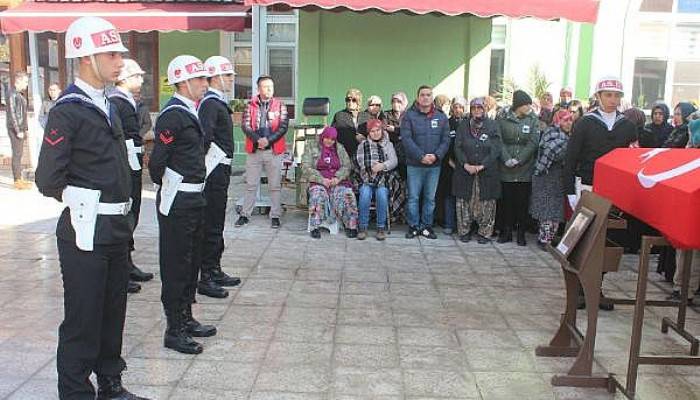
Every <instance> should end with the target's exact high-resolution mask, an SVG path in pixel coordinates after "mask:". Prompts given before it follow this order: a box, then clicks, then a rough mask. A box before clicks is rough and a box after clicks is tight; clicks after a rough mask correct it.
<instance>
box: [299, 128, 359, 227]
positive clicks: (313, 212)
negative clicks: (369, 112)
mask: <svg viewBox="0 0 700 400" xmlns="http://www.w3.org/2000/svg"><path fill="white" fill-rule="evenodd" d="M337 140H338V131H336V129H335V128H333V127H330V126H329V127H327V128H326V129H324V130H323V132H322V133H321V134H320V135H319V141H318V143H316V142H314V141H311V142H308V143H307V148H306V150H305V151H304V156H303V157H302V165H303V175H304V177H305V178H306V179H307V180H308V182H309V229H310V230H311V237H312V238H314V239H319V238H320V237H321V231H320V230H319V228H320V227H321V225H323V224H324V222H326V223H328V222H330V223H332V222H334V221H336V218H337V219H340V220H341V221H342V222H343V225H344V226H345V232H346V234H347V236H348V237H349V238H355V237H357V203H356V201H355V194H354V193H353V192H352V185H351V183H350V181H349V180H348V177H349V176H350V171H351V170H352V164H351V163H350V158H349V157H348V153H347V152H346V151H345V149H344V148H343V146H338V142H337Z"/></svg>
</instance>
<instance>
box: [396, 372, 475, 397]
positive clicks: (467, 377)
mask: <svg viewBox="0 0 700 400" xmlns="http://www.w3.org/2000/svg"><path fill="white" fill-rule="evenodd" d="M404 385H405V388H406V395H408V396H434V397H467V398H478V397H479V392H478V390H477V387H476V382H475V380H474V376H473V375H472V374H471V373H469V372H465V371H444V370H430V369H420V370H404Z"/></svg>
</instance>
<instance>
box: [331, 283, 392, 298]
mask: <svg viewBox="0 0 700 400" xmlns="http://www.w3.org/2000/svg"><path fill="white" fill-rule="evenodd" d="M341 292H342V293H343V294H369V295H381V294H388V292H389V284H388V283H387V282H353V281H344V282H343V287H342V288H341Z"/></svg>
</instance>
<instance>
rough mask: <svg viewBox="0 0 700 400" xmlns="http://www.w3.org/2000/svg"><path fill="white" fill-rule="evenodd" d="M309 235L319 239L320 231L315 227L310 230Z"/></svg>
mask: <svg viewBox="0 0 700 400" xmlns="http://www.w3.org/2000/svg"><path fill="white" fill-rule="evenodd" d="M311 237H312V238H314V239H320V238H321V231H319V230H318V228H317V229H314V230H312V231H311Z"/></svg>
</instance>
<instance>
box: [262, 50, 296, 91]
mask: <svg viewBox="0 0 700 400" xmlns="http://www.w3.org/2000/svg"><path fill="white" fill-rule="evenodd" d="M268 54H269V61H268V65H269V66H270V76H272V78H273V79H274V80H275V95H276V96H278V97H282V98H287V99H291V98H293V97H294V49H269V50H268Z"/></svg>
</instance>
